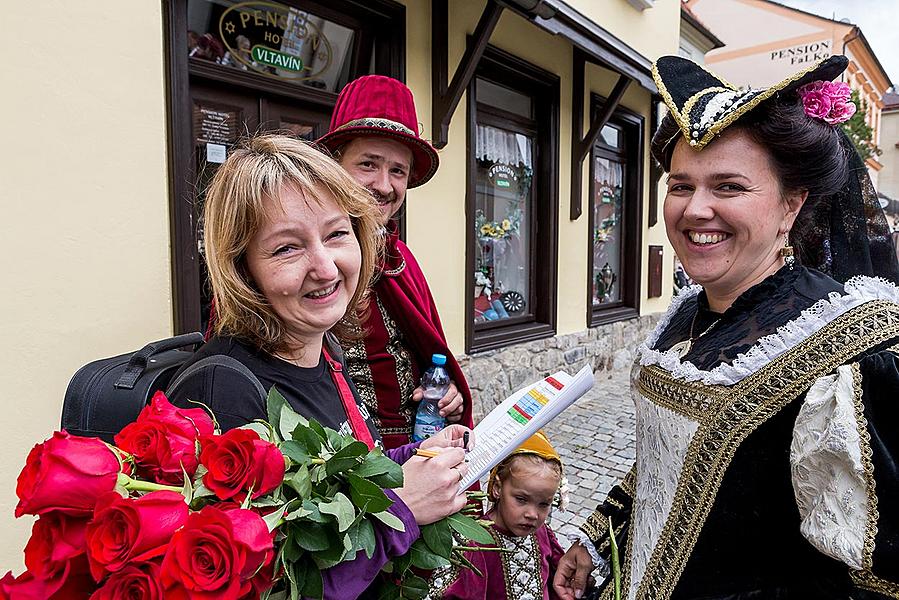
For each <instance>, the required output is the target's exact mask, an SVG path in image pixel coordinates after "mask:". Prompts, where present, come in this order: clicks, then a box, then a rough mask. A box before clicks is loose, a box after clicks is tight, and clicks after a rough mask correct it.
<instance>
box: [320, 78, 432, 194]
mask: <svg viewBox="0 0 899 600" xmlns="http://www.w3.org/2000/svg"><path fill="white" fill-rule="evenodd" d="M360 135H378V136H383V137H388V138H393V139H395V140H397V141H398V142H402V143H403V144H405V145H406V146H407V147H408V148H409V150H411V151H412V170H411V172H410V173H409V187H410V188H414V187H417V186H419V185H421V184H423V183H425V182H427V181H428V180H429V179H430V178H431V177H433V175H434V173H435V172H436V171H437V165H438V164H439V159H438V158H437V151H436V150H435V149H434V147H433V146H431V144H429V143H428V142H427V141H425V140H423V139H421V137H419V135H418V117H417V116H416V115H415V102H414V101H413V99H412V91H411V90H410V89H409V88H408V87H406V86H405V84H403V83H402V82H400V81H397V80H396V79H393V78H392V77H385V76H383V75H365V76H363V77H360V78H358V79H355V80H353V81H351V82H350V83H348V84H347V85H346V87H344V88H343V90H342V91H341V92H340V96H338V97H337V104H336V105H335V106H334V114H333V115H332V116H331V127H330V128H329V129H328V133H327V134H325V135H323V136H322V137H321V138H320V139H319V140H318V143H319V144H321V145H322V146H324V147H325V148H327V149H328V150H330V151H331V152H334V150H335V149H337V148H338V147H339V146H341V145H342V144H345V143H346V142H349V141H350V140H352V139H354V138H357V137H359V136H360Z"/></svg>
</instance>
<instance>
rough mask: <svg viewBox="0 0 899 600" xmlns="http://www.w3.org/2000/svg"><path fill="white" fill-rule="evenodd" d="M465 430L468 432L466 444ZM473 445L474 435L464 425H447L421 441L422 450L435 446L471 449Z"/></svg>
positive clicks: (431, 448)
mask: <svg viewBox="0 0 899 600" xmlns="http://www.w3.org/2000/svg"><path fill="white" fill-rule="evenodd" d="M466 432H467V433H468V436H467V439H468V445H467V446H466V445H465V440H466V435H465V434H466ZM473 446H474V435H473V434H472V433H471V430H470V429H469V428H468V427H465V426H464V425H447V426H446V427H444V428H443V429H441V430H440V432H438V433H437V434H436V435H433V436H431V437H429V438H428V439H426V440H425V441H423V442H422V443H421V446H419V448H421V449H422V450H429V449H430V450H433V449H435V448H465V449H466V450H471V449H472V447H473Z"/></svg>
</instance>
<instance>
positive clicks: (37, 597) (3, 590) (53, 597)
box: [0, 568, 96, 600]
mask: <svg viewBox="0 0 899 600" xmlns="http://www.w3.org/2000/svg"><path fill="white" fill-rule="evenodd" d="M95 586H96V584H95V583H94V580H93V579H91V576H90V574H89V573H88V572H87V569H86V568H85V569H84V570H83V571H79V572H77V573H75V572H72V573H70V574H69V575H68V576H67V577H65V578H64V579H63V578H55V579H49V580H48V579H44V578H42V577H36V576H35V575H34V573H32V572H30V571H25V572H24V573H22V574H21V575H19V576H18V577H15V578H14V577H13V576H12V573H7V574H6V575H5V576H4V577H3V579H0V600H87V599H88V598H89V597H90V595H91V592H92V591H93V589H94V587H95Z"/></svg>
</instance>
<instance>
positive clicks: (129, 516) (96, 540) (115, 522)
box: [87, 490, 188, 581]
mask: <svg viewBox="0 0 899 600" xmlns="http://www.w3.org/2000/svg"><path fill="white" fill-rule="evenodd" d="M187 513H188V510H187V503H186V502H185V500H184V496H182V495H181V494H179V493H178V492H171V491H168V490H163V491H158V492H150V493H149V494H146V495H144V496H141V497H140V498H136V499H135V498H122V497H121V496H120V495H119V494H117V493H116V492H111V493H109V494H107V495H105V496H102V497H101V498H100V499H99V500H98V501H97V509H96V510H95V511H94V519H93V520H92V521H91V522H90V523H89V524H88V526H87V558H88V561H89V562H90V568H91V574H92V575H93V576H94V579H96V580H97V581H100V580H101V579H102V578H103V577H104V576H105V574H106V573H113V572H115V571H118V570H120V569H122V568H123V567H124V566H125V565H126V564H127V563H129V562H139V561H146V560H150V559H152V558H154V557H157V556H162V554H163V553H164V552H165V547H166V544H167V543H168V541H169V539H170V538H171V537H172V534H173V533H175V531H176V530H177V529H178V528H180V527H181V526H182V525H184V523H185V521H186V520H187Z"/></svg>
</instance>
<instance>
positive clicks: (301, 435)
mask: <svg viewBox="0 0 899 600" xmlns="http://www.w3.org/2000/svg"><path fill="white" fill-rule="evenodd" d="M291 437H292V438H293V439H294V441H297V442H299V443H300V444H302V445H303V447H305V448H306V454H308V455H309V456H318V453H319V452H321V451H322V441H321V438H319V437H318V434H316V433H315V432H314V431H312V429H311V428H310V427H307V426H306V425H303V424H302V423H301V424H300V425H297V426H296V427H295V428H294V430H293V433H292V434H291Z"/></svg>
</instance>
